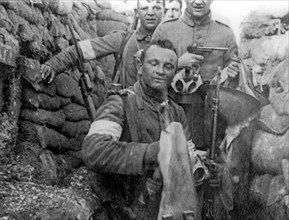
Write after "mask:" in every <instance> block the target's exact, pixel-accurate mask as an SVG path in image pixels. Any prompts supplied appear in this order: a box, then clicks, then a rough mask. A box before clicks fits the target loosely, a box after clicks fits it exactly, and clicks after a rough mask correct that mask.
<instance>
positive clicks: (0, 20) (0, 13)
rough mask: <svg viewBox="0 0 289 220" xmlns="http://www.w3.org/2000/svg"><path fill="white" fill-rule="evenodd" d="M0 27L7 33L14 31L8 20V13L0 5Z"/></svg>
mask: <svg viewBox="0 0 289 220" xmlns="http://www.w3.org/2000/svg"><path fill="white" fill-rule="evenodd" d="M0 27H4V28H5V29H6V30H7V31H8V32H12V31H13V30H14V26H13V23H12V21H11V20H10V19H9V17H8V13H7V12H6V10H5V8H4V7H3V6H2V5H0Z"/></svg>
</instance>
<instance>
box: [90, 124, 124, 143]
mask: <svg viewBox="0 0 289 220" xmlns="http://www.w3.org/2000/svg"><path fill="white" fill-rule="evenodd" d="M93 134H106V135H110V136H112V138H113V139H114V140H116V141H118V140H119V138H120V136H121V134H122V127H121V126H120V125H119V124H118V123H116V122H113V121H108V120H98V121H94V122H93V123H92V124H91V126H90V129H89V131H88V134H87V136H90V135H93Z"/></svg>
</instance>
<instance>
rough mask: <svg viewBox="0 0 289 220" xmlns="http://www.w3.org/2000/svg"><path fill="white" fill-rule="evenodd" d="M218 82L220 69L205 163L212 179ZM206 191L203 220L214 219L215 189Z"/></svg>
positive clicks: (214, 166)
mask: <svg viewBox="0 0 289 220" xmlns="http://www.w3.org/2000/svg"><path fill="white" fill-rule="evenodd" d="M220 80H221V70H220V67H219V69H218V73H217V82H216V90H215V97H214V98H213V100H212V101H213V102H212V105H213V106H212V110H213V121H212V146H211V149H210V153H209V158H208V159H207V161H205V163H206V165H207V167H208V169H209V172H210V174H211V175H212V176H213V177H214V175H216V174H217V164H216V162H215V159H216V142H217V124H218V113H219V96H220ZM208 187H209V188H208V191H207V194H206V208H205V219H208V220H213V219H214V200H215V192H216V191H215V190H216V189H215V187H212V186H210V185H208Z"/></svg>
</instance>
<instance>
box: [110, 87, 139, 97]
mask: <svg viewBox="0 0 289 220" xmlns="http://www.w3.org/2000/svg"><path fill="white" fill-rule="evenodd" d="M106 94H107V96H115V95H116V96H127V95H135V93H134V91H133V90H132V89H130V88H128V89H109V90H107V93H106Z"/></svg>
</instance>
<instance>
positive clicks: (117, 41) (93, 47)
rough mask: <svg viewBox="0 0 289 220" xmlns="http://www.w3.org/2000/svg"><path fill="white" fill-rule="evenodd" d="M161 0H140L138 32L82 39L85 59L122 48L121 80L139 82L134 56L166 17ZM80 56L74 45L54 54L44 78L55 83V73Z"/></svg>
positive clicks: (127, 83)
mask: <svg viewBox="0 0 289 220" xmlns="http://www.w3.org/2000/svg"><path fill="white" fill-rule="evenodd" d="M163 10H164V9H163V5H162V1H161V0H152V1H149V0H139V1H138V4H137V10H136V13H137V15H136V16H138V17H139V20H140V27H139V28H138V29H137V30H136V31H134V32H131V33H130V32H125V31H117V32H113V33H111V34H109V35H106V36H104V37H102V38H98V37H97V38H94V39H91V40H84V41H81V42H79V46H80V49H81V52H82V56H83V58H84V60H91V59H97V58H100V57H103V56H106V55H109V54H113V53H117V52H119V51H120V50H122V51H121V57H122V58H121V63H120V66H119V70H120V71H119V72H120V76H119V77H120V79H119V80H120V82H121V83H122V84H123V86H124V87H128V86H131V85H133V84H134V83H135V82H136V81H137V74H136V73H137V71H136V61H135V59H134V55H135V54H136V52H137V51H138V50H140V49H143V48H145V46H146V45H147V44H148V43H149V42H150V40H151V36H152V34H153V32H154V30H155V29H156V27H157V26H158V24H159V23H160V22H161V20H162V17H163ZM76 63H77V55H76V51H75V48H74V46H72V47H69V48H67V49H65V50H64V51H62V52H61V53H59V54H57V55H56V56H54V57H53V58H52V59H50V60H49V61H47V62H46V63H45V64H44V65H42V66H41V72H42V78H43V79H46V78H47V79H48V82H49V83H51V82H52V81H53V79H54V77H55V74H58V73H61V72H63V71H64V70H66V69H68V68H70V67H72V66H74V65H75V64H76Z"/></svg>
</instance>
